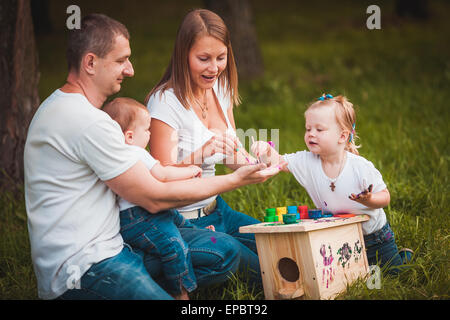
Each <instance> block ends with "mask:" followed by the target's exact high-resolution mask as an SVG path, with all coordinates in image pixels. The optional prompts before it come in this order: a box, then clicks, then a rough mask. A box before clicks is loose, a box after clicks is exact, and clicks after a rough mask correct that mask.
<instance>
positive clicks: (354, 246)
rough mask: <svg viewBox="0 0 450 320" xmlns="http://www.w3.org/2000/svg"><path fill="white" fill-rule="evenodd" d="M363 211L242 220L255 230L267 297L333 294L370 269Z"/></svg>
mask: <svg viewBox="0 0 450 320" xmlns="http://www.w3.org/2000/svg"><path fill="white" fill-rule="evenodd" d="M367 220H369V217H368V216H367V215H357V216H354V217H330V218H321V219H317V220H313V219H302V220H298V222H297V223H295V224H282V223H270V222H268V223H260V224H255V225H249V226H244V227H241V228H240V229H239V231H240V232H241V233H254V234H255V238H256V246H257V249H258V256H259V262H260V268H261V275H262V280H263V286H264V295H265V297H266V299H296V298H304V299H333V298H334V297H335V296H336V295H337V294H339V293H341V292H343V291H345V289H346V287H347V285H348V284H350V283H352V282H353V281H355V280H356V279H357V278H358V277H362V278H364V277H365V276H366V275H367V274H368V271H369V270H368V263H367V256H366V252H365V246H364V238H363V233H362V229H361V223H362V222H364V221H367Z"/></svg>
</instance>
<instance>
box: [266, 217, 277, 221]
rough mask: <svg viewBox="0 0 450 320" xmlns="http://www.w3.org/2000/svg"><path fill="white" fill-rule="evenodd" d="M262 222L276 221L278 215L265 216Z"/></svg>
mask: <svg viewBox="0 0 450 320" xmlns="http://www.w3.org/2000/svg"><path fill="white" fill-rule="evenodd" d="M264 222H278V216H265V217H264Z"/></svg>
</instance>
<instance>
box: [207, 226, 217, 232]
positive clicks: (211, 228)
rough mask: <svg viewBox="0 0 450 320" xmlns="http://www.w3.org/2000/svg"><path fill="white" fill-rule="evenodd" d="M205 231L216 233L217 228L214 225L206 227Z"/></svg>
mask: <svg viewBox="0 0 450 320" xmlns="http://www.w3.org/2000/svg"><path fill="white" fill-rule="evenodd" d="M205 229H209V230H211V231H216V228H215V227H214V226H213V225H209V226H206V227H205Z"/></svg>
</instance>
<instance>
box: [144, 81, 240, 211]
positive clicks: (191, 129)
mask: <svg viewBox="0 0 450 320" xmlns="http://www.w3.org/2000/svg"><path fill="white" fill-rule="evenodd" d="M213 90H214V93H215V94H216V97H217V100H218V101H219V104H220V107H221V108H222V112H223V114H224V116H225V119H226V122H227V127H228V129H227V133H228V134H230V135H236V132H235V131H234V129H233V126H232V125H231V123H230V121H229V119H228V113H227V110H228V107H229V106H230V105H231V100H230V97H229V96H227V95H226V94H225V92H224V89H222V88H219V86H218V83H217V81H216V83H215V84H214V87H213ZM147 108H148V110H149V112H150V115H151V116H152V118H155V119H158V120H161V121H163V122H165V123H166V124H168V125H169V126H170V127H172V128H173V129H175V132H176V134H177V137H178V150H177V161H178V162H181V161H182V160H183V159H185V158H186V157H187V156H189V155H190V154H191V153H192V152H194V151H195V150H197V149H199V148H201V147H202V146H203V145H204V144H205V143H206V142H208V140H209V139H211V138H212V137H213V136H214V132H212V131H210V130H209V129H208V128H206V127H205V125H204V124H203V122H201V121H200V119H199V118H198V117H197V115H196V114H195V112H194V110H193V109H192V108H189V109H188V110H187V109H186V108H185V107H184V106H183V105H182V104H181V102H180V101H179V100H178V98H177V97H176V96H175V94H174V92H173V89H168V90H165V91H164V93H163V94H162V95H161V96H160V91H158V92H156V93H154V94H153V95H152V96H151V97H150V99H149V101H148V104H147ZM223 159H224V156H223V155H221V154H216V155H213V156H211V157H208V158H206V159H204V162H203V163H202V165H201V168H202V176H203V177H209V176H214V175H215V164H216V163H221V162H222V160H223ZM215 198H216V196H212V197H210V198H207V199H205V200H202V201H200V202H196V203H193V204H191V205H188V206H184V207H182V208H178V210H179V211H180V212H181V213H183V211H191V210H195V209H199V208H203V207H204V206H206V205H208V204H209V203H211V202H212V201H213V200H214V199H215Z"/></svg>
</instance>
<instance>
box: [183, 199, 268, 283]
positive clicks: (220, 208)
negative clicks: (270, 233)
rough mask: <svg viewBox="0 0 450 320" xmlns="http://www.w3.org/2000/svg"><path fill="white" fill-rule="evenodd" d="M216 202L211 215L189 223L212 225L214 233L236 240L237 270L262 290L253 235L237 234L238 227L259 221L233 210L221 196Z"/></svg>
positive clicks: (202, 226) (203, 225)
mask: <svg viewBox="0 0 450 320" xmlns="http://www.w3.org/2000/svg"><path fill="white" fill-rule="evenodd" d="M216 201H217V205H216V208H215V210H214V211H213V212H212V213H211V214H209V215H208V216H204V217H201V218H197V219H190V222H191V223H192V224H193V225H195V226H198V227H201V228H204V227H206V226H208V225H214V227H215V229H216V233H225V234H228V235H230V236H231V237H233V238H234V239H235V240H237V243H238V246H239V252H240V263H239V270H240V271H243V272H245V273H248V276H249V279H248V280H249V281H250V284H254V285H256V286H257V287H258V288H262V280H261V271H260V267H259V259H258V255H257V250H256V241H255V235H254V234H253V233H240V232H239V227H241V226H247V225H250V224H255V223H260V222H261V221H259V220H257V219H255V218H253V217H250V216H248V215H246V214H244V213H241V212H238V211H235V210H233V209H232V208H230V206H229V205H228V204H227V203H226V202H225V201H224V200H223V199H222V197H221V196H217V198H216ZM213 236H214V235H213Z"/></svg>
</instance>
